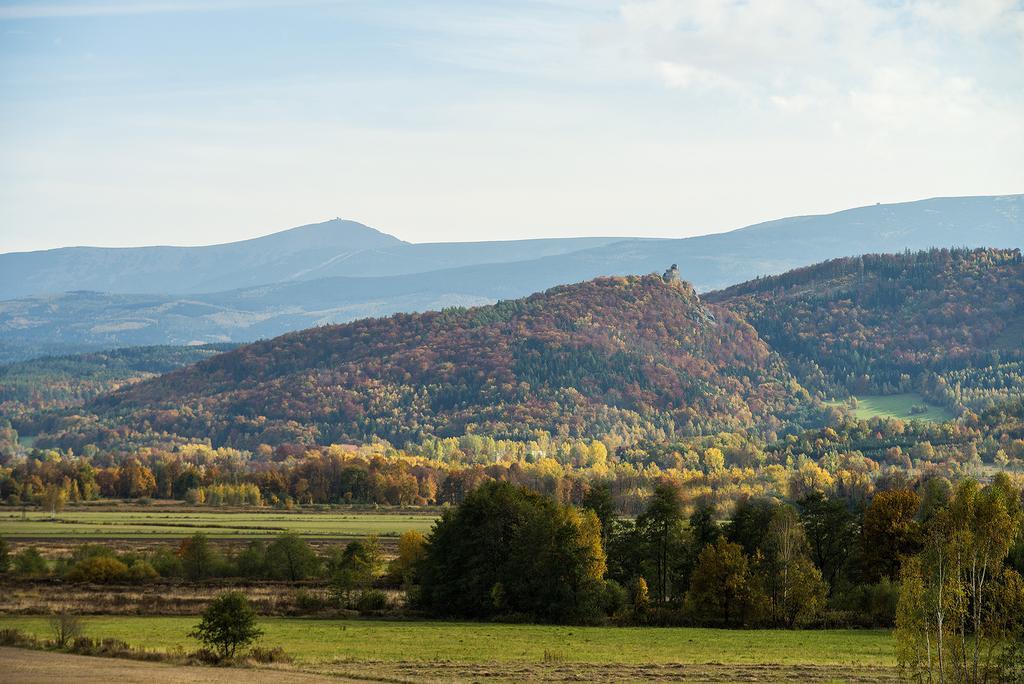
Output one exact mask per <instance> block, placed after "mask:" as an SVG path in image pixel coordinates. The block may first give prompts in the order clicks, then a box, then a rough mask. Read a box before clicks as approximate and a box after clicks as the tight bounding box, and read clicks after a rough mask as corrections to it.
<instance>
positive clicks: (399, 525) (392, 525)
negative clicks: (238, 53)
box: [0, 509, 435, 541]
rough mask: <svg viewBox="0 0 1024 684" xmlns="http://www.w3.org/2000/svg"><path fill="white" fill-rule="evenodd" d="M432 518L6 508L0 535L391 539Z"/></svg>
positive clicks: (426, 528)
mask: <svg viewBox="0 0 1024 684" xmlns="http://www.w3.org/2000/svg"><path fill="white" fill-rule="evenodd" d="M434 520H435V516H434V515H433V514H415V513H414V514H409V513H369V512H366V513H364V512H337V513H333V512H325V513H305V512H304V513H290V512H281V511H273V510H268V511H259V510H254V511H252V512H234V511H232V512H227V511H218V510H216V509H213V510H211V511H209V512H206V511H203V512H195V511H194V510H193V511H190V512H175V511H169V510H159V511H157V510H154V511H145V510H138V509H135V510H115V511H89V510H69V511H64V512H61V513H58V514H57V516H56V518H55V519H54V518H51V516H50V514H49V512H44V511H28V512H26V513H22V511H19V510H11V509H5V510H3V511H2V512H0V537H5V538H7V539H18V538H34V539H47V538H53V539H61V538H74V539H81V540H83V541H84V540H87V539H104V538H125V537H129V538H130V537H140V538H146V537H152V538H167V537H170V538H173V537H187V536H190V535H192V534H195V533H196V532H202V533H204V534H206V535H208V536H210V537H212V538H239V539H245V538H259V537H272V536H274V535H275V534H279V533H281V532H285V531H290V532H295V533H297V534H300V535H302V536H303V537H307V538H324V539H331V538H341V539H349V538H353V537H365V536H367V535H371V534H376V535H379V536H383V537H394V536H398V535H400V534H401V533H402V532H405V531H406V530H418V531H420V532H423V533H424V534H425V533H427V532H428V531H429V530H430V527H431V526H432V525H433V523H434Z"/></svg>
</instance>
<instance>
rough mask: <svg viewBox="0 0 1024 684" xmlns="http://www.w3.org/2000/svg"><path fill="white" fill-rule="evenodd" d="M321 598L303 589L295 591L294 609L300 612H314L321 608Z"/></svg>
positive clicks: (323, 602)
mask: <svg viewBox="0 0 1024 684" xmlns="http://www.w3.org/2000/svg"><path fill="white" fill-rule="evenodd" d="M324 604H325V601H324V600H323V598H321V597H320V596H318V595H317V594H314V593H312V592H309V591H306V590H305V589H299V590H298V591H297V592H295V609H296V610H297V611H298V612H300V613H316V612H317V611H320V610H322V609H323V607H324Z"/></svg>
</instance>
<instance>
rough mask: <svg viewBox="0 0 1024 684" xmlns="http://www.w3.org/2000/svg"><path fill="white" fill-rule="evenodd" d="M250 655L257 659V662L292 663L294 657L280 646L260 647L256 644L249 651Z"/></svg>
mask: <svg viewBox="0 0 1024 684" xmlns="http://www.w3.org/2000/svg"><path fill="white" fill-rule="evenodd" d="M249 657H250V658H252V659H253V660H255V661H256V662H257V663H290V662H292V657H291V656H290V655H288V654H287V653H285V652H284V649H283V648H281V647H280V646H275V647H274V648H260V647H259V646H254V647H253V648H252V649H251V650H250V651H249Z"/></svg>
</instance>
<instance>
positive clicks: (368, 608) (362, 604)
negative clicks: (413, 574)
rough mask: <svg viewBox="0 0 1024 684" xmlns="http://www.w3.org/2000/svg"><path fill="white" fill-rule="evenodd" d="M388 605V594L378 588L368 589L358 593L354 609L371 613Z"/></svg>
mask: <svg viewBox="0 0 1024 684" xmlns="http://www.w3.org/2000/svg"><path fill="white" fill-rule="evenodd" d="M387 607H388V595H387V594H385V593H384V592H383V591H380V590H379V589H370V590H368V591H364V592H363V593H362V594H360V595H359V600H358V601H356V610H358V611H359V612H360V613H372V612H375V611H378V610H384V609H386V608H387Z"/></svg>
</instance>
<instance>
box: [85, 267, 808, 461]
mask: <svg viewBox="0 0 1024 684" xmlns="http://www.w3.org/2000/svg"><path fill="white" fill-rule="evenodd" d="M806 398H807V397H806V393H805V392H803V390H802V388H800V387H799V386H798V385H797V383H796V382H795V381H794V380H793V378H792V376H790V374H789V373H788V372H787V371H786V369H785V367H784V365H783V363H782V361H781V360H780V359H779V358H778V357H777V356H776V355H774V354H772V353H771V352H770V351H769V350H768V348H767V347H766V346H765V345H764V344H763V342H762V341H761V340H760V339H759V338H758V336H757V333H756V332H755V331H754V329H753V328H751V327H750V326H749V325H747V324H746V323H744V322H743V321H742V320H740V319H739V318H738V317H737V316H735V315H733V314H731V313H730V312H728V311H726V310H724V309H721V308H718V307H706V306H704V305H703V304H702V303H701V302H700V300H699V299H698V297H697V296H696V294H695V293H694V291H693V290H692V288H691V287H690V286H689V285H687V284H685V283H682V282H680V281H678V280H674V279H672V278H667V279H665V278H662V277H659V276H654V275H651V276H644V277H636V276H633V277H628V278H601V279H597V280H594V281H591V282H587V283H582V284H578V285H568V286H561V287H557V288H554V289H552V290H549V291H547V292H544V293H541V294H536V295H533V296H531V297H528V298H526V299H520V300H514V301H506V302H501V303H499V304H497V305H492V306H483V307H479V308H475V309H462V310H449V311H444V312H435V313H426V314H413V315H398V316H394V317H391V318H386V319H369V320H362V321H358V322H355V323H350V324H346V325H341V326H330V327H324V328H316V329H311V330H305V331H302V332H298V333H292V334H289V335H285V336H282V337H279V338H276V339H273V340H269V341H266V342H259V343H256V344H252V345H248V346H245V347H242V348H239V349H237V350H234V351H231V352H227V353H225V354H222V355H219V356H217V357H214V358H212V359H209V360H206V361H203V362H201V363H199V364H196V365H194V366H190V367H188V368H184V369H181V370H177V371H174V372H171V373H169V374H167V375H164V376H161V377H159V378H155V379H153V380H148V381H144V382H141V383H138V384H135V385H132V386H130V387H126V388H123V389H121V390H120V391H118V392H115V393H113V394H111V395H108V396H106V397H103V398H101V399H99V400H97V401H96V402H95V403H94V404H93V405H92V407H91V408H92V409H94V410H95V411H96V412H97V413H98V414H99V415H100V416H101V418H106V419H108V420H110V421H111V422H118V423H120V422H122V421H124V422H127V423H128V424H129V425H132V426H134V427H136V428H139V429H141V428H143V427H147V426H148V427H152V428H153V429H155V430H167V431H170V432H173V433H175V434H177V435H181V436H189V437H210V438H212V439H213V440H214V442H215V443H218V444H232V445H247V446H253V445H256V444H259V443H261V442H267V443H276V442H281V441H289V440H292V441H316V442H321V443H324V442H337V441H346V440H356V439H366V438H368V437H370V436H373V435H376V436H380V437H384V438H387V439H389V440H392V441H394V442H397V443H402V442H404V441H405V440H407V439H416V438H418V437H421V436H423V435H429V434H437V435H458V434H462V433H464V432H467V431H473V432H478V433H482V434H490V435H494V436H507V437H526V436H529V435H531V434H532V432H533V431H534V430H538V429H540V430H547V431H550V432H553V433H554V432H559V431H561V432H565V433H568V434H572V435H579V436H598V435H604V434H612V433H618V434H621V435H622V436H623V437H624V438H626V439H633V438H636V437H638V436H643V435H655V434H659V433H660V434H667V433H669V432H671V431H673V430H678V431H686V432H702V431H711V430H718V429H739V428H746V427H751V426H753V425H755V424H758V425H760V426H762V427H772V426H775V427H778V426H779V425H781V420H779V418H778V416H787V415H789V414H792V413H794V412H796V411H798V410H799V409H800V408H801V405H802V402H803V401H804V400H806Z"/></svg>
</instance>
